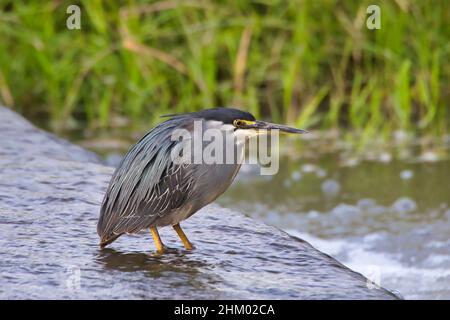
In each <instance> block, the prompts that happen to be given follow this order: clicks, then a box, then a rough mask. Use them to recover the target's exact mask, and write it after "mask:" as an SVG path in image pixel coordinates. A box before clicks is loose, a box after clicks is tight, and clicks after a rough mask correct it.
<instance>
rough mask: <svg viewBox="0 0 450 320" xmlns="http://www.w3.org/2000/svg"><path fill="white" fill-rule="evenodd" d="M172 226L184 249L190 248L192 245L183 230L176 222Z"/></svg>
mask: <svg viewBox="0 0 450 320" xmlns="http://www.w3.org/2000/svg"><path fill="white" fill-rule="evenodd" d="M173 228H174V229H175V231H176V232H177V234H178V236H179V237H180V239H181V241H183V245H184V247H185V248H186V250H192V249H193V248H194V247H193V246H192V244H191V243H190V242H189V240H188V238H187V237H186V235H185V234H184V232H183V230H182V229H181V226H180V224H179V223H177V224H176V225H174V226H173Z"/></svg>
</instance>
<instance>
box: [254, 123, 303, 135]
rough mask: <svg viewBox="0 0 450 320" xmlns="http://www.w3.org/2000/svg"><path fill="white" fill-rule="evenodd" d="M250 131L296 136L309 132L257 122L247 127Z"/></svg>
mask: <svg viewBox="0 0 450 320" xmlns="http://www.w3.org/2000/svg"><path fill="white" fill-rule="evenodd" d="M246 128H248V129H257V130H267V131H270V130H280V131H281V132H285V133H295V134H303V133H308V131H306V130H303V129H297V128H293V127H289V126H285V125H282V124H276V123H270V122H265V121H255V123H254V124H249V125H247V126H246Z"/></svg>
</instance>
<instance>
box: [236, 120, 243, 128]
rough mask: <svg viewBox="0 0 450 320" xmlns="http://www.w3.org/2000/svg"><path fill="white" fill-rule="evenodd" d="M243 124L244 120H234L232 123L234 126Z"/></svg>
mask: <svg viewBox="0 0 450 320" xmlns="http://www.w3.org/2000/svg"><path fill="white" fill-rule="evenodd" d="M244 124H245V121H244V120H234V121H233V125H234V126H235V127H241V126H243V125H244Z"/></svg>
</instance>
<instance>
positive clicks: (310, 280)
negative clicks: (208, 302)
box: [0, 107, 396, 299]
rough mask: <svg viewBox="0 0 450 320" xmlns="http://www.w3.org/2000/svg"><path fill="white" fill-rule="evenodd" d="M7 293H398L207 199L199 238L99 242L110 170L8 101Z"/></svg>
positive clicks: (0, 214) (1, 233)
mask: <svg viewBox="0 0 450 320" xmlns="http://www.w3.org/2000/svg"><path fill="white" fill-rule="evenodd" d="M0 119H1V121H0V137H1V139H0V248H1V251H0V298H3V299H5V298H6V299H30V298H31V299H39V298H44V299H56V298H63V299H91V298H94V299H175V298H185V299H198V298H199V299H221V298H223V299H227V298H229V299H239V298H240V299H249V298H253V299H395V298H396V296H395V295H393V294H391V293H390V292H389V291H387V290H384V289H382V288H377V287H374V286H371V285H369V286H368V285H367V280H366V279H365V278H364V277H363V276H362V275H360V274H358V273H356V272H353V271H352V270H350V269H348V268H347V267H345V266H343V265H342V264H340V263H339V262H337V261H336V260H334V259H333V258H331V257H329V256H327V255H325V254H323V253H321V252H319V251H318V250H316V249H314V248H313V247H312V246H311V245H309V244H308V243H307V242H304V241H302V240H300V239H297V238H294V237H292V236H290V235H288V234H287V233H285V232H283V231H280V230H278V229H276V228H274V227H271V226H268V225H265V224H263V223H260V222H258V221H255V220H252V219H250V218H247V217H245V216H244V215H242V214H240V213H237V212H233V211H231V210H227V209H224V208H222V207H219V206H217V205H210V206H208V207H206V208H204V209H203V210H201V211H200V212H198V213H197V214H195V215H194V216H193V217H192V218H190V219H189V220H187V221H186V222H184V224H183V227H184V229H185V232H186V233H187V235H188V237H189V238H190V239H191V241H192V242H193V243H194V245H195V246H196V249H195V250H194V251H192V252H187V251H185V250H184V249H183V248H182V245H181V243H180V241H179V240H178V239H177V238H176V235H175V232H173V231H172V230H170V229H169V228H167V229H162V230H161V236H162V238H163V241H165V243H166V245H168V246H169V247H170V248H172V249H170V250H169V252H168V253H167V254H165V255H162V256H160V255H156V254H155V253H154V251H153V250H154V247H153V243H152V240H151V236H150V235H149V234H148V233H142V234H140V235H134V236H123V237H121V238H120V239H119V240H117V241H116V242H115V243H114V244H113V245H112V246H111V247H110V248H107V249H103V250H100V249H99V247H98V236H97V234H96V222H97V218H98V211H99V206H100V203H101V200H102V196H103V192H104V191H105V189H106V186H107V183H108V181H109V178H110V176H111V174H112V172H113V169H112V168H110V167H106V166H104V165H102V164H101V163H100V161H99V160H98V158H97V157H96V156H95V155H94V154H93V153H90V152H88V151H85V150H83V149H81V148H79V147H77V146H74V145H72V144H70V143H68V142H66V141H64V140H61V139H59V138H56V137H54V136H53V135H51V134H48V133H46V132H43V131H41V130H38V129H36V128H34V127H33V126H32V125H31V124H29V123H28V122H27V121H26V120H24V119H23V118H21V117H20V116H18V115H17V114H15V113H14V112H12V111H10V110H8V109H5V108H2V107H0Z"/></svg>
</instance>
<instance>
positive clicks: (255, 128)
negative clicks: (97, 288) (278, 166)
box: [97, 108, 306, 253]
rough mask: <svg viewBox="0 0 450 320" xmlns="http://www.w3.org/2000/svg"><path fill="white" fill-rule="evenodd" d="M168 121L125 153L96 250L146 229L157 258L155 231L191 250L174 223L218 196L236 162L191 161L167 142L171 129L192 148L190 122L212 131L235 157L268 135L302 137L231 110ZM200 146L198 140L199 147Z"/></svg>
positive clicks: (109, 192)
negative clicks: (170, 234) (168, 231)
mask: <svg viewBox="0 0 450 320" xmlns="http://www.w3.org/2000/svg"><path fill="white" fill-rule="evenodd" d="M168 117H170V119H168V120H166V121H164V122H162V123H160V124H158V125H157V126H156V127H155V128H153V129H152V130H151V131H149V132H148V133H147V134H146V135H145V136H144V137H143V138H142V139H141V140H140V141H139V142H137V143H136V144H135V145H134V146H133V147H132V148H131V149H130V150H129V151H128V153H127V154H126V155H125V157H124V158H123V160H122V162H121V163H120V165H119V166H118V168H117V169H116V171H115V172H114V174H113V176H112V178H111V181H110V183H109V186H108V189H107V191H106V194H105V196H104V199H103V203H102V206H101V210H100V218H99V221H98V225H97V232H98V234H99V236H100V246H101V247H104V246H106V245H108V244H110V243H111V242H113V241H114V240H116V239H117V238H118V237H120V236H121V235H123V234H125V233H127V234H130V233H137V232H139V231H141V230H142V229H150V232H151V234H152V236H153V239H154V241H155V245H156V249H157V251H158V252H160V253H162V252H163V251H164V245H163V243H162V241H161V238H160V236H159V233H158V229H157V228H158V227H164V226H172V227H173V228H174V229H175V231H176V232H177V234H178V236H179V237H180V239H181V241H182V242H183V244H184V246H185V248H186V249H188V250H191V249H192V248H193V246H192V244H191V243H190V242H189V240H188V238H187V237H186V235H185V234H184V232H183V230H182V229H181V227H180V221H183V220H185V219H187V218H189V217H190V216H191V215H193V214H194V213H195V212H197V211H198V210H199V209H200V208H202V207H204V206H205V205H207V204H209V203H211V202H212V201H214V200H215V199H216V198H217V197H218V196H220V195H221V194H222V193H223V192H224V191H225V190H226V189H227V188H228V187H229V186H230V184H231V183H232V182H233V180H234V177H235V176H236V174H237V172H238V171H239V168H240V166H241V161H233V162H232V163H229V162H225V163H220V162H216V163H214V162H213V163H206V162H205V161H200V162H199V161H195V159H193V158H192V152H191V153H188V152H186V151H185V150H186V149H183V148H179V146H180V145H182V143H181V142H180V140H179V139H178V140H177V139H174V138H173V136H174V132H175V131H176V130H179V129H183V130H184V131H183V132H188V133H193V135H192V136H191V141H190V142H189V143H193V144H195V140H196V139H200V138H198V136H196V135H195V134H194V132H193V131H194V130H195V128H196V126H195V123H199V124H200V128H201V129H202V130H207V129H216V131H219V132H220V133H222V134H223V135H224V136H225V138H232V139H231V141H232V144H233V147H234V148H236V149H237V154H242V152H243V148H244V145H245V141H247V140H248V139H249V138H251V137H254V136H258V135H263V134H268V132H270V131H271V130H279V131H281V132H287V133H304V132H306V131H304V130H300V129H295V128H291V127H288V126H284V125H278V124H273V123H268V122H264V121H258V120H256V119H255V117H254V116H253V115H252V114H250V113H248V112H244V111H241V110H237V109H232V108H214V109H206V110H202V111H199V112H192V113H185V114H177V115H168ZM186 140H189V139H186ZM192 140H193V141H192ZM204 144H205V141H202V143H201V144H200V145H201V146H203V145H204ZM185 146H186V144H185ZM177 147H178V149H177ZM174 150H177V151H176V152H174ZM224 150H226V151H227V150H228V149H226V148H224ZM183 152H186V154H189V156H186V157H185V158H184V159H185V161H177V157H174V154H175V155H176V156H179V158H183ZM227 152H229V151H227ZM194 153H195V151H194ZM186 159H188V160H189V161H186Z"/></svg>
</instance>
